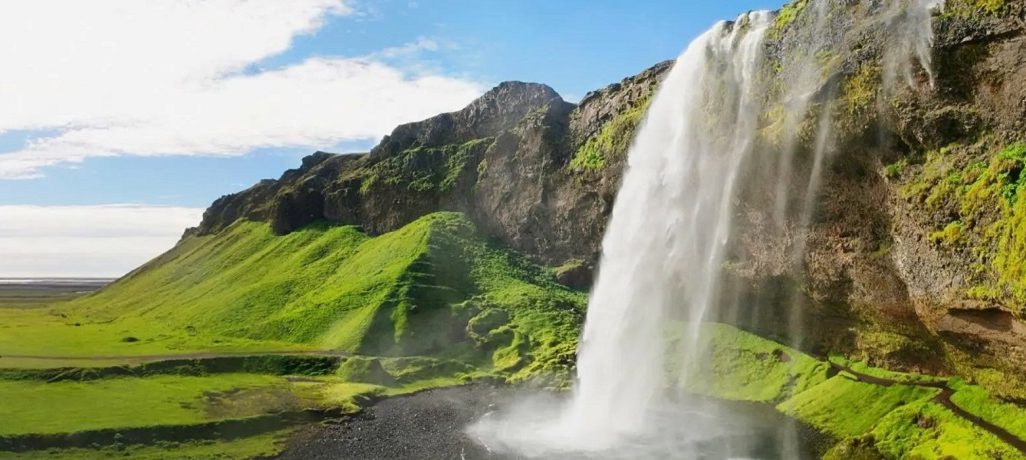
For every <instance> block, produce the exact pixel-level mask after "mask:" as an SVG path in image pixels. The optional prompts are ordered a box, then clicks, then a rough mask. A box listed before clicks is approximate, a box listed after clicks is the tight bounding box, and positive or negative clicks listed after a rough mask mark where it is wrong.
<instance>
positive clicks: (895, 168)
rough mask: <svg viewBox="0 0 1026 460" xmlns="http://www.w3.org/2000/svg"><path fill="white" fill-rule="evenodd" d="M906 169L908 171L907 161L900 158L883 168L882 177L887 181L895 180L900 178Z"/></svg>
mask: <svg viewBox="0 0 1026 460" xmlns="http://www.w3.org/2000/svg"><path fill="white" fill-rule="evenodd" d="M906 169H908V159H906V158H902V159H900V160H898V161H896V162H894V163H891V164H889V165H887V166H886V167H884V177H886V178H888V179H897V178H899V177H901V175H902V173H904V172H905V170H906Z"/></svg>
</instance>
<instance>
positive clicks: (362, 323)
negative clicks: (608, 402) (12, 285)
mask: <svg viewBox="0 0 1026 460" xmlns="http://www.w3.org/2000/svg"><path fill="white" fill-rule="evenodd" d="M585 303H586V295H585V293H582V292H577V291H573V290H571V289H569V288H566V287H563V286H561V285H559V284H557V283H556V282H555V281H554V277H553V275H552V271H551V270H550V269H546V268H543V267H539V266H536V265H533V264H531V263H529V262H528V261H526V260H525V259H523V258H521V257H520V256H518V255H516V254H514V253H512V252H509V251H506V250H504V249H502V248H499V247H497V246H495V245H492V244H490V243H489V242H488V241H486V240H485V239H483V238H482V237H481V236H480V235H479V234H478V232H477V230H476V229H475V227H474V226H473V224H472V223H470V221H469V220H468V219H466V218H465V217H464V216H463V215H461V214H458V213H436V214H431V215H427V216H425V217H423V218H421V219H419V220H417V221H415V222H413V223H411V224H409V225H407V226H405V227H403V228H402V229H400V230H397V231H395V232H391V233H387V234H384V235H380V236H377V237H369V236H368V235H366V234H364V233H362V232H361V231H360V230H359V229H358V228H355V227H351V226H335V225H330V224H327V223H318V224H313V225H310V226H307V227H305V228H303V229H300V230H298V231H296V232H293V233H291V234H289V235H286V236H276V235H274V234H273V233H272V232H271V229H270V228H269V227H268V226H267V225H266V224H263V223H256V222H245V221H240V222H237V223H235V224H233V225H232V226H230V227H229V228H227V229H225V230H224V231H222V232H220V233H218V234H215V235H208V236H201V237H190V238H187V239H185V240H183V241H182V242H181V243H180V244H179V245H178V246H176V247H175V248H174V249H172V250H171V251H169V252H168V253H166V254H164V255H162V256H160V257H159V258H157V259H155V260H153V261H151V262H150V263H148V264H146V265H145V266H143V267H141V268H139V269H138V270H136V271H135V272H133V273H131V274H129V275H128V276H126V277H124V278H123V279H121V280H119V281H117V282H116V283H114V284H112V285H110V286H109V287H107V288H105V289H103V290H101V291H99V292H97V293H95V294H93V295H90V296H86V297H83V298H80V299H76V300H74V301H71V302H68V303H66V304H59V305H58V306H56V307H53V308H50V309H40V310H38V311H25V310H20V311H13V310H12V311H3V312H0V316H3V318H0V319H4V320H8V321H4V323H6V324H8V325H14V327H9V328H5V329H4V331H3V332H4V334H0V336H2V338H0V355H5V354H9V355H18V354H21V355H69V356H96V355H139V354H161V353H174V352H185V351H194V350H195V351H205V350H222V349H227V350H243V351H245V350H253V351H260V350H263V351H267V350H290V349H316V350H335V351H342V352H349V353H356V354H363V355H374V356H436V357H445V358H450V359H459V360H461V361H465V362H471V363H474V364H475V365H483V366H487V367H492V366H493V365H494V368H495V369H497V370H500V371H506V372H509V373H511V374H515V373H520V375H521V376H527V375H528V374H531V375H533V374H538V373H540V372H543V371H545V372H548V371H558V372H564V373H565V371H566V370H567V369H568V368H569V365H571V364H572V360H573V353H574V351H575V348H576V339H577V331H578V328H579V325H580V321H581V319H582V316H583V309H584V306H585ZM58 325H59V327H58ZM43 331H46V332H47V334H46V337H45V340H43V339H40V338H39V336H40V334H41V333H42V332H43Z"/></svg>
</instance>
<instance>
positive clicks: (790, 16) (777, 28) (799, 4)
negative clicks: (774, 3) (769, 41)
mask: <svg viewBox="0 0 1026 460" xmlns="http://www.w3.org/2000/svg"><path fill="white" fill-rule="evenodd" d="M808 6H809V0H792V1H791V3H788V4H787V5H784V7H783V8H781V9H780V11H779V12H778V13H777V17H776V18H775V19H774V21H773V28H772V29H770V31H769V36H770V37H771V38H777V37H779V36H780V34H782V33H783V32H784V31H785V30H787V28H788V27H790V26H791V24H792V23H793V22H794V21H795V20H796V19H798V16H800V15H801V14H802V12H804V11H805V8H806V7H808Z"/></svg>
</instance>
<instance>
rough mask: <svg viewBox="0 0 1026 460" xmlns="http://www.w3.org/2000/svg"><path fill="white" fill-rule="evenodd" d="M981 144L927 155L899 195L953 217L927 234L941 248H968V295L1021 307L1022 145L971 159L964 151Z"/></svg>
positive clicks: (1025, 156)
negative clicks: (969, 278)
mask: <svg viewBox="0 0 1026 460" xmlns="http://www.w3.org/2000/svg"><path fill="white" fill-rule="evenodd" d="M983 148H984V147H980V146H964V147H959V146H949V147H946V148H944V149H941V150H940V151H938V152H931V153H929V154H928V155H927V158H926V163H925V164H924V165H923V167H922V170H921V172H920V173H919V174H918V175H917V176H916V177H913V178H911V179H910V181H909V182H908V183H907V184H906V185H905V186H904V187H903V188H902V195H903V196H904V197H905V198H906V199H908V200H910V201H912V202H919V203H922V204H923V205H924V207H925V209H926V210H927V211H930V212H931V213H934V214H935V215H937V214H941V215H944V214H946V215H957V219H955V220H953V221H949V222H944V223H942V225H943V227H941V228H939V229H938V230H936V231H935V232H933V233H931V234H929V235H928V237H929V239H930V241H932V242H934V243H938V244H941V245H942V246H943V247H947V248H950V249H955V250H961V249H962V248H966V249H968V250H969V252H970V254H971V256H972V259H971V267H973V270H972V273H973V275H974V276H975V277H976V278H977V279H975V280H973V281H974V284H973V287H972V288H971V292H969V293H967V294H969V295H970V296H972V297H974V298H981V299H984V300H992V301H997V302H1001V303H1004V304H1005V305H1006V306H1008V307H1009V308H1013V309H1016V310H1018V311H1021V310H1022V305H1026V206H1024V205H1023V202H1024V201H1026V200H1020V199H1019V195H1020V192H1021V191H1022V190H1023V187H1024V186H1026V174H1023V170H1024V169H1026V144H1023V143H1015V144H1011V145H1009V146H1007V147H1005V148H1003V149H1001V150H1000V151H998V152H997V153H996V154H992V155H990V156H989V158H988V159H985V160H972V159H971V158H972V156H971V155H970V154H969V153H967V152H971V151H973V150H978V149H983ZM954 152H961V154H960V155H953V153H954ZM966 158H969V159H968V160H967V159H966Z"/></svg>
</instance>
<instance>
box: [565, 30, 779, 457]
mask: <svg viewBox="0 0 1026 460" xmlns="http://www.w3.org/2000/svg"><path fill="white" fill-rule="evenodd" d="M771 22H772V18H771V16H770V14H769V13H766V12H758V13H752V14H749V15H746V16H743V17H741V18H739V20H738V21H736V22H734V23H732V24H727V23H721V24H719V25H717V26H716V27H714V28H713V29H712V30H710V31H709V32H708V33H706V34H705V35H703V36H702V37H700V38H698V39H697V40H696V41H695V42H694V43H692V44H691V46H689V47H688V49H687V50H686V51H685V52H684V54H683V55H682V56H681V57H680V58H679V59H678V60H677V65H676V66H675V67H674V68H673V70H672V71H671V72H670V74H669V76H667V77H666V80H665V81H664V82H663V85H662V87H661V89H660V90H659V92H658V93H657V94H656V96H655V99H654V101H653V102H652V106H651V108H650V109H649V112H648V116H647V117H646V120H645V122H644V124H643V125H642V127H641V130H640V131H639V133H638V136H637V138H636V139H635V142H634V145H633V147H632V148H631V155H630V157H629V164H628V169H627V173H626V175H625V177H624V180H623V185H622V186H621V188H620V193H619V195H618V197H617V201H616V204H615V206H614V208H613V214H612V218H611V219H612V220H611V221H610V222H611V223H610V226H609V229H608V230H607V232H606V236H605V239H604V240H603V246H602V249H603V252H602V255H603V259H602V264H601V267H602V269H601V270H600V271H599V275H598V279H597V282H596V284H595V288H594V290H593V291H592V296H591V299H592V300H591V303H590V304H589V306H588V311H589V314H588V318H587V322H586V323H585V328H584V337H583V341H582V343H581V347H580V357H579V359H578V363H577V366H578V368H577V369H578V370H577V372H578V386H577V388H576V390H575V391H576V394H575V398H574V404H573V406H572V407H571V408H570V410H569V412H568V414H567V417H568V418H569V419H570V420H569V422H570V423H572V424H574V425H576V426H586V427H588V429H589V430H591V431H593V432H595V433H598V434H600V435H601V437H602V438H603V439H616V437H617V436H619V435H621V434H622V433H629V432H630V431H631V430H633V429H636V427H638V426H641V425H642V424H643V423H642V422H643V420H644V417H645V414H646V412H647V411H648V409H649V408H650V405H651V404H652V403H653V401H655V400H656V399H657V398H658V396H659V395H658V393H659V392H660V391H661V389H662V388H663V387H664V383H665V381H666V376H665V373H666V370H665V362H666V355H665V353H666V351H667V350H666V346H667V338H666V336H665V326H666V323H667V321H668V320H670V319H671V317H681V316H682V317H683V319H685V320H687V321H688V322H689V324H691V325H692V327H695V328H697V327H699V326H700V325H701V322H702V321H703V320H704V319H705V318H706V314H707V312H708V311H709V310H710V308H712V306H713V304H714V303H715V301H716V295H717V293H718V289H717V288H718V286H719V274H720V273H721V270H720V266H721V264H722V262H723V257H724V251H725V249H726V244H727V241H728V239H729V234H730V231H731V217H732V211H733V198H734V196H735V192H736V190H737V185H738V180H739V177H738V175H739V171H741V166H742V165H743V164H745V161H746V159H747V158H748V156H749V155H751V153H752V149H753V146H754V141H755V137H756V135H757V128H758V116H759V114H760V113H761V112H762V110H761V103H760V101H761V99H762V97H761V96H762V95H761V94H758V92H757V91H756V88H757V81H756V80H757V71H758V69H759V68H760V64H761V62H760V61H761V58H762V52H763V46H762V43H763V38H764V36H765V34H766V32H767V30H768V28H769V25H770V24H771ZM681 313H683V315H681ZM698 335H699V334H698V331H697V330H695V331H693V332H692V333H690V334H688V337H698ZM694 350H697V347H695V346H685V347H684V348H683V350H682V351H683V352H684V353H686V354H690V353H692V352H693V351H694ZM692 358H693V357H685V358H684V359H683V360H682V361H681V362H683V363H692V362H694V359H692ZM682 371H683V372H685V373H687V372H689V371H690V369H683V370H682Z"/></svg>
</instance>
